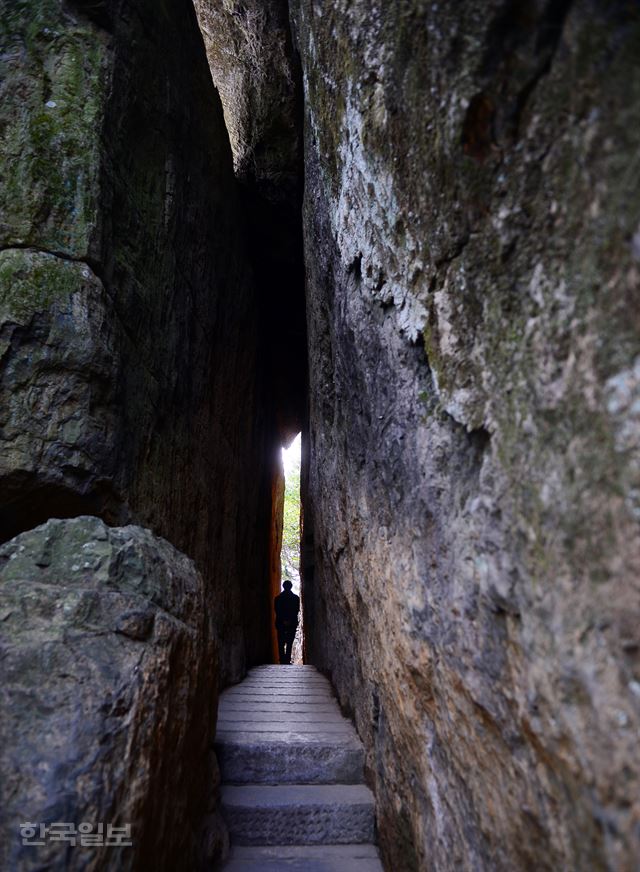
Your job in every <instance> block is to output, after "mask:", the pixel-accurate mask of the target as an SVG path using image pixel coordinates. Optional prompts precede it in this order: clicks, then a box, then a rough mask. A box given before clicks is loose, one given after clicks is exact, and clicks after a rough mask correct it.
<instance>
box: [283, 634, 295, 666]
mask: <svg viewBox="0 0 640 872" xmlns="http://www.w3.org/2000/svg"><path fill="white" fill-rule="evenodd" d="M295 637H296V634H295V631H294V632H293V633H291V632H290V631H289V632H288V633H287V634H286V636H285V642H284V649H285V660H284V662H285V663H291V649H292V648H293V640H294V639H295Z"/></svg>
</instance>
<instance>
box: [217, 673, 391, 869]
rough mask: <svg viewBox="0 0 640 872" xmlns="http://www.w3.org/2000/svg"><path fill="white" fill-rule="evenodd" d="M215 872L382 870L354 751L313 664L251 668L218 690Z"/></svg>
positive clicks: (350, 732)
mask: <svg viewBox="0 0 640 872" xmlns="http://www.w3.org/2000/svg"><path fill="white" fill-rule="evenodd" d="M216 751H217V754H218V760H219V762H220V770H221V776H222V782H223V784H222V810H223V814H224V817H225V820H226V822H227V825H228V827H229V833H230V835H231V856H230V858H229V860H228V862H227V864H226V865H225V866H224V870H225V872H275V870H281V869H287V870H300V872H302V870H304V872H382V866H381V864H380V860H379V858H378V852H377V849H376V847H375V819H374V799H373V794H372V793H371V791H370V790H369V788H368V787H367V786H366V785H365V784H364V776H363V763H364V751H363V748H362V744H361V742H360V739H359V738H358V736H357V734H356V731H355V729H354V728H353V725H352V724H351V722H350V721H349V720H347V719H346V718H344V717H343V716H342V714H341V713H340V709H339V708H338V705H337V702H336V700H335V697H334V696H333V694H332V691H331V685H330V684H329V682H328V681H327V679H326V678H324V677H323V676H322V675H321V674H320V673H319V672H318V671H317V670H316V669H315V668H314V667H313V666H290V667H287V666H260V667H257V668H256V669H253V670H251V672H250V673H249V675H248V677H247V678H246V679H245V680H244V681H243V682H241V683H240V684H238V685H236V686H235V687H232V688H230V689H228V690H226V691H225V692H224V693H223V694H222V696H221V697H220V703H219V710H218V731H217V735H216Z"/></svg>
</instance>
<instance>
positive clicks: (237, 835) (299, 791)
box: [222, 784, 374, 845]
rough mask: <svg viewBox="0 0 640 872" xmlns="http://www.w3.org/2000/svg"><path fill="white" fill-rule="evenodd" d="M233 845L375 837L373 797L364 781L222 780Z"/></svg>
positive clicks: (367, 840)
mask: <svg viewBox="0 0 640 872" xmlns="http://www.w3.org/2000/svg"><path fill="white" fill-rule="evenodd" d="M222 810H223V814H224V818H225V820H226V822H227V826H228V827H229V834H230V836H231V841H232V844H235V845H318V844H326V845H344V844H350V843H357V844H360V843H372V842H373V841H374V799H373V794H372V793H371V791H370V790H369V788H368V787H365V786H364V785H363V784H330V785H329V784H291V785H277V786H269V785H264V784H248V785H243V786H237V785H228V784H226V785H225V784H223V786H222Z"/></svg>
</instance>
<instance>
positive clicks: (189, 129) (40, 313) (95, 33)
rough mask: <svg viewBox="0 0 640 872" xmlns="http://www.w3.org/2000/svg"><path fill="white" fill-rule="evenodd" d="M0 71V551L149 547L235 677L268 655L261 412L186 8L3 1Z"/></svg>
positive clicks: (223, 163)
mask: <svg viewBox="0 0 640 872" xmlns="http://www.w3.org/2000/svg"><path fill="white" fill-rule="evenodd" d="M5 6H6V8H5ZM185 58H188V59H189V60H188V62H185ZM0 67H1V70H0V80H1V82H2V85H1V88H2V100H1V101H0V130H1V131H2V135H1V136H0V173H1V175H2V178H3V184H2V186H0V187H1V192H0V249H1V250H0V407H1V411H0V446H1V449H0V539H1V540H2V541H6V540H7V539H9V538H11V537H12V536H14V535H16V534H17V533H20V532H21V531H23V530H25V529H29V528H31V527H34V526H36V525H37V524H39V523H42V522H43V521H45V520H46V519H47V518H49V517H52V516H54V517H70V516H74V515H78V514H93V515H99V516H100V517H102V518H103V519H105V520H107V521H108V522H109V523H114V524H121V523H129V522H134V523H140V524H141V525H143V526H145V527H149V528H151V529H152V530H154V532H156V533H158V534H160V535H163V536H165V537H166V538H168V539H169V540H170V541H171V542H172V543H173V544H174V545H176V547H178V548H179V549H180V550H181V551H184V552H185V553H186V554H188V555H189V556H190V557H192V558H194V559H195V561H196V563H197V566H198V569H199V570H200V571H201V572H202V575H203V577H204V580H205V584H206V585H207V588H208V590H209V591H210V593H211V596H212V598H213V599H215V601H216V604H217V612H216V615H217V617H216V620H217V624H218V626H217V630H218V632H219V634H220V636H221V638H222V639H224V642H225V644H224V645H223V646H222V650H221V660H220V668H221V673H222V675H223V677H224V679H225V680H230V679H238V678H240V677H241V676H242V674H243V670H244V668H245V664H246V662H247V660H248V661H253V660H255V659H256V658H258V659H259V658H260V657H261V656H263V654H264V652H265V651H266V650H268V648H267V646H268V628H267V627H266V626H265V625H264V622H261V621H260V620H259V615H260V614H261V610H262V609H263V608H265V607H266V600H265V598H264V597H263V596H262V594H261V593H260V591H261V589H262V585H263V586H265V587H266V577H267V571H268V567H267V556H266V549H267V542H268V525H269V522H270V508H271V507H270V487H271V481H270V475H271V469H269V468H268V464H263V463H262V456H263V454H264V453H266V445H267V444H268V443H269V441H270V440H272V439H273V438H274V436H273V432H274V431H273V426H272V417H273V414H272V412H271V411H270V410H268V409H267V408H266V401H265V398H264V393H263V391H264V380H263V378H262V374H261V373H260V368H259V366H258V363H257V360H258V355H259V349H258V335H257V331H258V320H259V313H258V306H257V293H256V288H255V286H254V283H253V280H252V278H251V274H250V270H249V269H248V267H247V252H246V248H245V245H244V232H243V226H244V225H243V223H242V219H241V216H240V207H239V200H238V193H237V185H236V181H235V179H234V175H233V164H232V156H231V151H230V148H229V142H228V137H227V133H226V130H225V127H224V119H223V114H222V107H221V104H220V100H219V98H218V96H217V94H216V92H215V89H214V87H213V84H212V82H211V78H210V74H209V69H208V65H207V60H206V54H205V50H204V45H203V42H202V36H201V34H200V32H199V30H198V25H197V21H196V16H195V12H194V10H193V7H192V4H191V3H189V2H185V0H170V2H168V3H165V4H163V11H162V15H158V13H157V7H156V4H155V3H154V2H151V0H138V2H136V3H135V4H127V3H120V2H116V0H104V2H99V3H93V2H92V3H85V2H83V0H77V2H75V0H72V2H63V0H43V2H38V3H31V2H19V3H9V4H5V5H4V6H3V11H2V21H1V24H0ZM256 468H259V469H261V472H260V473H258V474H255V473H254V469H256ZM221 505H224V507H225V512H226V513H227V518H229V519H232V520H231V521H230V522H229V523H224V524H223V523H222V521H221V515H220V506H221ZM254 542H259V543H260V545H258V546H257V547H254V545H253V543H254ZM220 555H223V559H218V557H219V556H220ZM236 571H237V573H238V576H239V577H242V578H246V579H249V581H248V582H247V585H246V586H245V588H244V589H243V590H242V591H241V590H240V589H239V587H238V586H234V584H233V583H232V581H231V578H232V575H234V573H235V572H236ZM234 577H235V576H234ZM245 638H246V640H247V641H246V646H245Z"/></svg>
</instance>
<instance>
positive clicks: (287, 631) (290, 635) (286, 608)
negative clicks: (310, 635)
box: [273, 578, 300, 664]
mask: <svg viewBox="0 0 640 872" xmlns="http://www.w3.org/2000/svg"><path fill="white" fill-rule="evenodd" d="M292 587H293V585H292V584H291V582H290V581H289V579H288V578H286V579H285V580H284V581H283V583H282V593H279V594H278V596H277V597H275V599H274V600H273V608H274V609H275V613H276V631H277V633H278V655H279V657H280V663H281V664H288V663H291V646H292V645H293V640H294V639H295V636H296V630H297V629H298V613H299V611H300V597H299V596H296V595H295V593H292V592H291V588H292Z"/></svg>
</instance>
